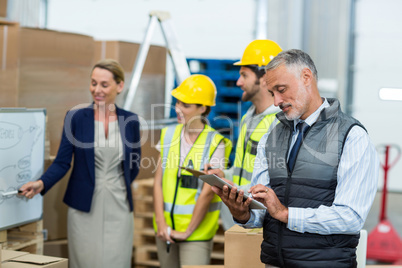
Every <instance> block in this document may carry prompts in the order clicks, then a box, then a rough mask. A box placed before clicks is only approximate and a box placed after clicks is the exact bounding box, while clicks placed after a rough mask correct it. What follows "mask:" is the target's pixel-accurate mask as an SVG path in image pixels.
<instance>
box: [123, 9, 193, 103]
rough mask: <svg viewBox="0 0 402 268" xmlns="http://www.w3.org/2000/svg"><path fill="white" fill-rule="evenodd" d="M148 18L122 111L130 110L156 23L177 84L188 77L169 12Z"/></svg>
mask: <svg viewBox="0 0 402 268" xmlns="http://www.w3.org/2000/svg"><path fill="white" fill-rule="evenodd" d="M149 16H150V19H149V24H148V28H147V31H146V33H145V37H144V41H143V42H142V44H141V46H140V49H139V51H138V54H137V58H136V60H135V63H134V67H133V71H132V74H131V81H130V87H129V89H128V93H127V97H126V100H125V102H124V109H126V110H130V108H131V105H132V103H133V100H134V97H135V94H136V92H137V87H138V84H139V82H140V78H141V74H142V70H143V69H144V64H145V60H146V58H147V55H148V51H149V47H150V44H151V38H152V35H153V33H154V30H155V27H156V24H157V23H159V24H160V26H161V30H162V33H163V37H164V39H165V42H166V49H167V52H168V55H169V56H170V59H171V60H172V63H173V67H174V70H175V73H176V79H177V81H178V83H181V82H182V81H183V80H184V79H186V78H187V77H189V76H190V69H189V67H188V64H187V60H186V57H185V56H184V53H183V52H182V49H181V47H180V45H179V42H178V41H177V36H176V33H175V32H174V30H173V26H172V23H171V20H170V14H169V12H164V11H152V12H150V14H149Z"/></svg>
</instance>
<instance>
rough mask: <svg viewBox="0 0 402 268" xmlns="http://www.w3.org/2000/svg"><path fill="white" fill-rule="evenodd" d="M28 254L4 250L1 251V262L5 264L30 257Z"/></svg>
mask: <svg viewBox="0 0 402 268" xmlns="http://www.w3.org/2000/svg"><path fill="white" fill-rule="evenodd" d="M28 254H29V253H28V252H24V251H14V250H7V249H2V250H1V262H5V261H8V260H12V259H15V258H18V257H21V256H24V255H28Z"/></svg>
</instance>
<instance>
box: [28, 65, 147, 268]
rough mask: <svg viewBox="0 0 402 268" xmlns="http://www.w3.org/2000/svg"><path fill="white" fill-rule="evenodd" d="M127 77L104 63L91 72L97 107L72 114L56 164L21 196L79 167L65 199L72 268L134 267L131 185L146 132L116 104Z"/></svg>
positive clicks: (43, 190) (66, 122) (47, 186)
mask: <svg viewBox="0 0 402 268" xmlns="http://www.w3.org/2000/svg"><path fill="white" fill-rule="evenodd" d="M123 87H124V72H123V69H122V67H121V66H120V64H119V63H117V62H116V61H114V60H102V61H100V62H98V63H97V64H95V66H94V67H93V69H92V73H91V84H90V92H91V94H92V98H93V104H92V105H90V106H89V107H85V108H82V109H76V110H70V111H69V112H68V113H67V115H66V117H65V120H64V127H63V134H62V139H61V143H60V147H59V151H58V153H57V156H56V159H55V161H54V163H53V164H52V165H51V166H50V167H49V168H48V170H47V171H46V172H45V173H44V174H43V175H42V177H41V178H40V179H39V180H37V181H34V182H28V183H27V184H25V185H23V186H22V187H21V188H20V190H22V193H21V195H24V196H26V197H27V198H32V197H33V196H34V195H36V194H38V193H41V194H42V195H43V194H45V193H46V192H47V191H48V190H49V189H50V188H51V187H52V186H53V185H54V184H55V183H57V182H58V181H59V180H60V179H61V178H63V176H64V175H65V174H66V173H67V171H68V170H69V169H70V163H71V160H72V156H73V155H74V166H73V170H72V173H71V177H70V180H69V182H68V186H67V190H66V193H65V196H64V202H65V203H66V204H67V205H68V206H69V209H68V224H67V226H68V246H69V261H70V267H72V268H75V267H80V268H87V267H108V268H109V267H131V255H132V245H133V241H132V238H133V226H134V223H133V212H132V211H133V201H132V194H131V183H132V182H133V180H134V179H135V177H136V176H137V174H138V171H139V162H140V154H141V151H140V133H139V121H138V117H137V115H136V114H133V113H131V112H128V111H125V110H122V109H120V108H119V107H117V106H116V105H115V99H116V96H117V95H118V94H119V93H121V92H122V90H123Z"/></svg>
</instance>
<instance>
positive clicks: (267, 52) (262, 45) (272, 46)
mask: <svg viewBox="0 0 402 268" xmlns="http://www.w3.org/2000/svg"><path fill="white" fill-rule="evenodd" d="M281 51H282V49H281V47H280V46H279V45H278V44H277V43H275V42H274V41H271V40H254V41H252V42H251V43H250V44H248V46H247V47H246V49H245V50H244V53H243V57H242V58H241V60H240V61H238V62H235V63H234V64H233V65H240V66H244V65H257V66H258V67H261V66H266V65H268V63H269V62H270V61H271V60H272V59H273V58H274V57H275V56H276V55H278V54H279V52H281Z"/></svg>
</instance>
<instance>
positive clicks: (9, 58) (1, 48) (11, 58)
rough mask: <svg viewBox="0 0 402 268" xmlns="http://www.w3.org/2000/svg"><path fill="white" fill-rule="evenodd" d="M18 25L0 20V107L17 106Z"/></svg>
mask: <svg viewBox="0 0 402 268" xmlns="http://www.w3.org/2000/svg"><path fill="white" fill-rule="evenodd" d="M19 30H20V27H19V25H18V23H13V22H9V21H5V20H0V81H1V83H0V107H16V106H17V105H18V72H19V70H18V62H19V58H18V53H19V44H20V40H19Z"/></svg>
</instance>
